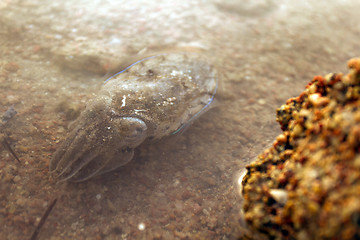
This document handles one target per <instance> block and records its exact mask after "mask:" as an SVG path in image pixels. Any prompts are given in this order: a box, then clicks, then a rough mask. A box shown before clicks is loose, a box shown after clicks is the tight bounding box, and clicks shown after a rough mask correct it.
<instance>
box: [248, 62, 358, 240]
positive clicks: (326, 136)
mask: <svg viewBox="0 0 360 240" xmlns="http://www.w3.org/2000/svg"><path fill="white" fill-rule="evenodd" d="M348 66H349V68H350V72H349V74H347V75H343V74H341V73H339V74H328V75H326V76H325V77H322V76H316V77H314V79H313V80H312V81H311V82H310V83H309V84H308V85H307V86H306V90H305V91H304V92H303V93H301V94H300V95H299V96H298V97H296V98H291V99H289V100H288V101H287V102H286V104H285V105H283V106H281V107H280V108H279V109H277V121H278V122H279V123H280V125H281V128H282V130H283V133H282V134H281V135H279V136H278V137H277V138H276V140H275V142H274V144H273V146H272V147H271V148H269V149H267V150H265V151H264V152H263V153H262V154H260V155H259V156H258V158H257V160H256V161H255V162H253V163H251V164H250V165H248V166H247V170H248V172H247V174H246V175H245V176H244V178H243V181H242V185H243V188H242V189H243V190H242V193H243V197H244V206H243V207H244V217H245V220H246V222H247V223H248V225H249V227H250V228H251V229H252V230H254V231H255V232H258V233H261V234H262V235H263V236H264V238H270V239H359V238H360V154H359V152H360V109H359V104H360V58H358V59H352V60H350V61H349V62H348Z"/></svg>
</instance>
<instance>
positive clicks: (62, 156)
mask: <svg viewBox="0 0 360 240" xmlns="http://www.w3.org/2000/svg"><path fill="white" fill-rule="evenodd" d="M217 86H218V76H217V71H216V69H215V67H214V66H213V65H212V64H210V63H209V62H208V61H207V60H206V59H205V58H204V57H202V56H201V54H199V53H193V52H177V53H168V54H158V55H154V56H150V57H146V58H143V59H141V60H138V61H136V62H135V63H133V64H131V65H129V66H128V67H126V68H125V69H124V70H122V71H120V72H118V73H116V74H115V75H114V76H112V77H110V78H109V79H107V80H106V81H105V83H104V84H103V85H102V88H101V90H100V91H99V93H98V94H97V96H96V97H95V98H94V99H92V100H90V101H89V103H88V104H87V105H86V109H85V110H84V112H82V114H81V115H80V116H79V118H78V119H76V120H75V122H74V123H73V124H74V126H75V127H74V128H73V130H72V131H71V132H70V133H69V134H68V136H67V138H66V139H65V140H64V141H63V142H62V143H61V145H60V146H59V147H58V149H57V150H56V152H55V154H54V155H53V157H52V160H51V162H50V171H52V172H54V173H55V174H56V175H57V177H58V179H59V181H67V180H69V181H74V182H80V181H85V180H88V179H90V178H92V177H94V176H97V175H100V174H103V173H106V172H109V171H112V170H114V169H116V168H118V167H120V166H123V165H125V164H126V163H128V162H129V161H130V160H131V159H132V158H133V156H134V149H135V148H136V147H138V146H139V145H141V144H142V143H143V142H144V141H145V140H146V139H149V140H156V139H160V138H163V137H165V136H169V135H173V134H176V133H179V132H182V131H183V130H184V129H185V128H186V127H187V126H189V124H190V123H192V122H193V121H194V120H195V119H197V118H198V117H199V116H200V115H201V114H202V113H204V112H205V111H206V110H207V109H209V106H210V105H211V104H212V102H213V100H214V97H215V94H216V91H217Z"/></svg>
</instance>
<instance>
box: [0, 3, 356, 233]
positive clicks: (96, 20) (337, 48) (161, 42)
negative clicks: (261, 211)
mask: <svg viewBox="0 0 360 240" xmlns="http://www.w3.org/2000/svg"><path fill="white" fill-rule="evenodd" d="M328 2H329V1H317V2H316V3H314V2H313V1H302V2H301V3H294V1H290V0H281V1H274V0H273V1H271V0H268V1H266V0H256V1H251V2H250V1H245V0H243V1H235V0H233V1H231V0H228V1H218V0H212V1H210V0H209V1H200V0H199V1H181V2H180V1H140V0H138V1H131V3H130V1H91V2H90V3H89V2H88V1H61V2H60V1H58V2H51V3H50V2H49V3H48V4H44V1H40V0H32V1H20V0H15V1H11V0H7V1H2V2H0V56H1V62H0V64H1V65H0V66H1V68H0V86H1V88H0V104H1V105H0V111H1V113H5V112H6V111H7V110H8V109H9V107H11V106H14V109H15V110H16V112H17V114H16V115H15V116H14V117H13V118H12V119H10V120H8V121H7V123H6V124H2V125H1V129H0V130H1V131H2V132H1V137H2V139H4V138H5V139H6V140H7V142H8V143H9V144H10V146H11V147H12V148H13V150H14V152H15V153H16V154H17V155H18V157H19V159H20V162H21V163H18V162H17V161H16V160H15V159H14V158H13V156H12V155H11V154H10V153H9V151H7V150H6V147H4V146H2V147H1V149H0V150H1V152H0V177H1V185H0V204H1V208H0V223H1V224H2V226H3V227H2V228H1V230H0V239H24V237H25V238H30V236H31V234H32V232H33V231H34V229H35V228H36V226H37V224H38V223H39V221H40V218H41V217H42V215H43V214H44V212H45V210H46V208H47V207H48V205H49V204H50V203H51V201H52V200H53V199H55V198H57V199H58V201H57V203H56V205H55V207H54V208H53V210H52V212H51V213H50V215H49V217H48V219H47V220H46V222H45V224H44V225H43V226H42V228H41V230H40V234H39V236H38V238H39V239H161V238H162V239H235V238H236V237H238V236H241V235H242V234H243V233H244V231H245V230H244V229H243V228H242V227H240V222H241V220H240V210H241V197H240V196H239V194H238V185H237V179H238V177H239V174H240V172H241V170H242V169H243V168H244V166H245V165H246V164H247V163H249V162H250V161H252V160H254V159H255V158H256V155H257V154H259V153H260V152H261V151H262V150H263V149H264V148H265V147H267V146H269V145H270V144H271V143H272V141H273V139H274V137H275V136H276V135H277V134H278V133H279V132H280V128H279V126H278V124H277V123H276V122H275V109H276V108H277V107H279V106H280V105H281V104H283V103H285V101H286V99H288V98H289V97H292V96H296V95H298V94H299V93H300V92H301V91H303V89H304V86H305V85H306V83H307V82H308V81H310V80H311V79H312V77H313V76H314V75H320V74H326V73H329V72H338V71H345V69H346V68H345V67H346V61H347V60H348V59H349V58H351V57H356V56H359V55H360V51H359V46H358V39H359V36H360V25H359V24H357V23H358V20H357V17H358V12H359V10H360V4H359V3H358V2H357V1H350V0H348V1H345V0H342V1H341V0H334V1H331V4H329V3H328ZM178 49H181V50H182V51H185V50H187V51H196V52H199V53H201V54H204V55H206V56H209V57H211V58H212V59H213V61H214V63H215V65H216V66H217V68H218V71H219V72H220V76H221V77H220V81H221V82H220V91H219V93H218V95H217V97H216V99H217V106H216V107H215V108H213V109H211V110H210V111H208V112H206V113H205V114H204V115H203V116H201V117H200V118H199V119H197V120H196V121H195V122H194V124H192V126H190V127H189V128H188V129H187V131H185V132H184V133H182V134H181V135H175V136H172V137H170V138H166V139H163V140H159V141H157V142H154V143H150V144H146V145H144V146H142V147H140V148H139V149H137V150H136V152H135V156H134V159H133V160H132V161H131V162H129V163H128V164H127V165H126V166H124V167H121V168H120V169H119V170H116V171H114V172H111V173H108V174H106V175H104V176H100V177H97V178H95V179H93V180H90V181H87V182H84V183H77V184H74V183H61V184H56V179H54V178H53V177H52V176H51V175H50V174H49V170H48V169H49V161H50V159H51V156H52V154H53V153H54V152H55V150H56V149H57V148H58V146H59V144H60V143H61V142H62V141H63V140H64V139H65V137H66V135H67V133H68V132H69V129H70V128H71V122H72V121H73V120H74V119H76V118H77V116H78V115H79V113H80V112H81V111H83V109H84V107H85V105H86V102H87V101H88V100H89V99H92V98H94V96H95V95H96V93H97V92H98V90H99V88H100V86H101V84H102V82H103V81H104V79H106V74H107V73H112V72H116V71H117V70H119V69H121V67H123V66H124V65H126V63H129V62H130V63H131V62H132V61H133V59H135V58H136V56H139V55H147V54H151V53H153V52H167V51H173V50H178Z"/></svg>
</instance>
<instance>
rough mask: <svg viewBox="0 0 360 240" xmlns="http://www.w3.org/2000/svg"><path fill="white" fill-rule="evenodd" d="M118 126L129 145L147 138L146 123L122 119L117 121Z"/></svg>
mask: <svg viewBox="0 0 360 240" xmlns="http://www.w3.org/2000/svg"><path fill="white" fill-rule="evenodd" d="M115 121H116V122H117V124H116V126H117V127H118V131H119V133H120V134H121V136H122V138H123V140H124V141H125V142H127V143H137V142H139V141H143V140H144V138H145V137H146V130H147V126H146V124H145V122H144V121H142V120H141V119H139V118H134V117H122V118H119V119H117V120H115Z"/></svg>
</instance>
